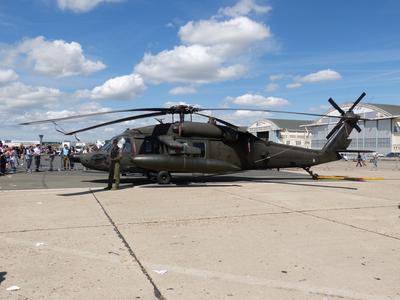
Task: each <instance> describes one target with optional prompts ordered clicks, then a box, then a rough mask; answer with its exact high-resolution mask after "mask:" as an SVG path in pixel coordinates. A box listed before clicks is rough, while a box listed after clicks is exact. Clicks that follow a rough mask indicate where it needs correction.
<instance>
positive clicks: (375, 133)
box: [304, 103, 400, 156]
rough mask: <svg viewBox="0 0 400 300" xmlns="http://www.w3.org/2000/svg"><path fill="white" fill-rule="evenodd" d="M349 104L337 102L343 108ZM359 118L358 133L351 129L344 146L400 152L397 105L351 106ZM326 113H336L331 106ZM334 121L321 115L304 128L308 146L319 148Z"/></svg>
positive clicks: (397, 153) (399, 121) (346, 108)
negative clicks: (308, 136) (308, 133)
mask: <svg viewBox="0 0 400 300" xmlns="http://www.w3.org/2000/svg"><path fill="white" fill-rule="evenodd" d="M351 105H352V103H348V104H343V105H340V107H341V108H342V109H343V110H344V111H347V110H348V109H349V108H350V107H351ZM354 112H355V113H356V114H359V115H360V116H361V117H362V118H368V119H373V120H371V121H370V120H360V121H359V122H358V125H359V126H360V128H361V129H362V131H361V132H360V133H358V132H357V131H356V130H353V131H352V133H351V135H350V138H351V139H352V142H351V144H350V146H349V148H348V149H352V150H373V151H376V152H378V153H380V154H383V155H385V156H386V155H399V153H400V105H390V104H374V103H359V104H358V105H357V106H356V108H355V109H354ZM326 115H331V116H339V112H338V111H337V110H336V109H334V108H332V109H331V110H329V111H328V112H327V113H326ZM337 122H338V119H337V118H329V117H322V118H320V119H318V120H317V121H315V122H313V123H311V124H304V127H305V128H307V130H308V131H310V132H311V133H312V134H311V148H313V149H321V148H322V147H323V145H324V144H325V143H326V136H327V134H328V133H329V132H330V131H331V129H332V128H333V127H334V126H335V124H336V123H337Z"/></svg>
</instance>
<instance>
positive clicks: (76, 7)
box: [57, 0, 121, 13]
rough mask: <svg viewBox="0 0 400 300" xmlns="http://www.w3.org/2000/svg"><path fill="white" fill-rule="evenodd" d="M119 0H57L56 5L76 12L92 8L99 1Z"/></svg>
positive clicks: (116, 0)
mask: <svg viewBox="0 0 400 300" xmlns="http://www.w3.org/2000/svg"><path fill="white" fill-rule="evenodd" d="M120 1H121V0H57V4H58V7H59V8H60V9H62V10H72V11H73V12H76V13H81V12H87V11H89V10H92V9H93V8H95V7H96V6H98V5H99V4H101V3H115V2H120Z"/></svg>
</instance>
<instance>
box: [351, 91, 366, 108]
mask: <svg viewBox="0 0 400 300" xmlns="http://www.w3.org/2000/svg"><path fill="white" fill-rule="evenodd" d="M365 95H367V94H366V93H365V92H363V93H362V94H361V95H360V97H358V99H357V100H356V102H354V103H353V105H352V106H351V107H350V109H349V111H353V109H354V108H355V107H356V106H357V104H358V103H359V102H360V101H361V100H362V99H363V98H364V97H365Z"/></svg>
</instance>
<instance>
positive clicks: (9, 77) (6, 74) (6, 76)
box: [0, 69, 18, 84]
mask: <svg viewBox="0 0 400 300" xmlns="http://www.w3.org/2000/svg"><path fill="white" fill-rule="evenodd" d="M17 79H18V75H17V73H15V71H14V70H12V69H0V84H2V83H7V82H11V81H15V80H17Z"/></svg>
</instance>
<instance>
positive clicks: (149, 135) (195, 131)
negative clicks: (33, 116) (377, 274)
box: [20, 93, 366, 184]
mask: <svg viewBox="0 0 400 300" xmlns="http://www.w3.org/2000/svg"><path fill="white" fill-rule="evenodd" d="M365 95H366V94H365V93H362V94H361V96H360V97H358V99H357V100H356V101H355V102H354V103H353V105H352V106H351V107H350V109H349V110H348V111H346V112H345V111H343V110H342V109H341V108H340V107H339V105H337V104H336V103H335V101H334V100H333V99H332V98H330V99H329V100H328V101H329V103H330V104H331V105H332V106H333V107H334V108H335V109H336V110H337V111H338V112H339V114H340V115H339V116H331V115H323V114H314V113H302V112H291V111H280V110H267V109H235V108H199V107H195V106H190V105H175V106H171V107H168V108H133V109H124V110H113V111H107V112H99V113H91V114H84V115H75V116H70V117H63V118H55V119H47V120H41V121H33V122H26V123H21V124H20V125H31V124H40V123H45V122H51V123H54V124H56V125H57V123H56V122H59V121H64V120H70V119H77V118H83V117H92V116H97V115H103V114H112V113H122V112H142V111H143V112H147V113H144V114H139V115H133V116H129V117H125V118H121V119H117V120H113V121H109V122H105V123H101V124H97V125H94V126H90V127H87V128H83V129H79V130H75V131H71V132H64V131H61V132H62V133H64V134H66V135H76V134H77V133H79V132H82V131H86V130H91V129H95V128H98V127H102V126H107V125H112V124H116V123H120V122H125V121H131V120H137V119H143V118H150V117H158V116H163V115H168V114H170V115H172V118H173V117H174V115H178V116H179V120H178V121H177V122H174V121H173V120H172V122H170V123H163V122H162V121H160V120H159V124H156V125H152V126H146V127H141V128H135V129H127V130H126V131H124V132H123V133H121V134H119V135H117V136H115V137H113V138H112V139H110V141H109V142H107V143H106V144H105V145H104V146H103V147H101V148H100V149H99V150H97V151H95V152H92V153H86V154H80V155H79V158H78V160H79V161H80V162H81V163H82V165H84V166H85V167H87V168H89V169H94V170H101V171H108V169H109V166H110V158H109V153H110V151H111V147H112V143H111V141H113V140H115V139H117V140H118V144H119V146H120V148H121V172H123V173H127V172H134V173H138V172H140V173H142V174H144V175H146V176H147V177H148V178H149V179H150V180H152V181H157V182H158V183H159V184H168V183H170V182H171V178H172V177H171V173H206V174H226V173H235V172H240V171H245V170H253V169H275V168H276V169H280V168H303V169H304V170H305V171H307V172H308V173H309V174H310V175H311V176H312V178H313V179H318V175H317V174H315V173H313V172H312V171H311V167H312V166H315V165H319V164H323V163H327V162H331V161H336V160H340V159H341V158H342V156H341V154H340V153H341V152H360V151H358V150H347V148H348V146H349V145H350V142H351V139H349V136H350V133H351V132H352V130H353V129H356V130H357V131H358V132H360V131H361V128H360V127H359V126H358V125H357V122H358V121H359V120H364V119H363V118H361V117H360V115H357V114H356V113H354V111H353V110H354V108H355V107H356V106H357V104H358V103H359V102H360V101H361V100H362V99H363V98H364V96H365ZM238 110H247V111H261V112H272V113H285V114H297V115H308V116H317V117H329V118H338V119H339V121H338V122H337V124H336V125H335V126H334V127H333V129H332V130H331V131H330V132H329V133H328V135H327V136H326V138H327V141H326V143H325V145H324V146H323V148H322V149H321V150H315V149H306V148H302V147H297V146H291V145H285V144H280V143H275V142H272V141H266V140H263V139H261V138H259V137H256V136H254V135H253V134H251V133H250V132H248V131H247V129H243V128H241V127H238V126H236V125H234V124H231V123H229V122H227V121H225V120H222V119H220V118H217V117H213V116H210V115H206V114H204V112H205V111H238ZM186 115H189V116H190V121H185V116H186ZM193 115H199V116H203V117H206V118H208V122H205V123H201V122H194V121H192V116H193ZM58 131H60V130H58ZM361 152H366V151H361Z"/></svg>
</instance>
